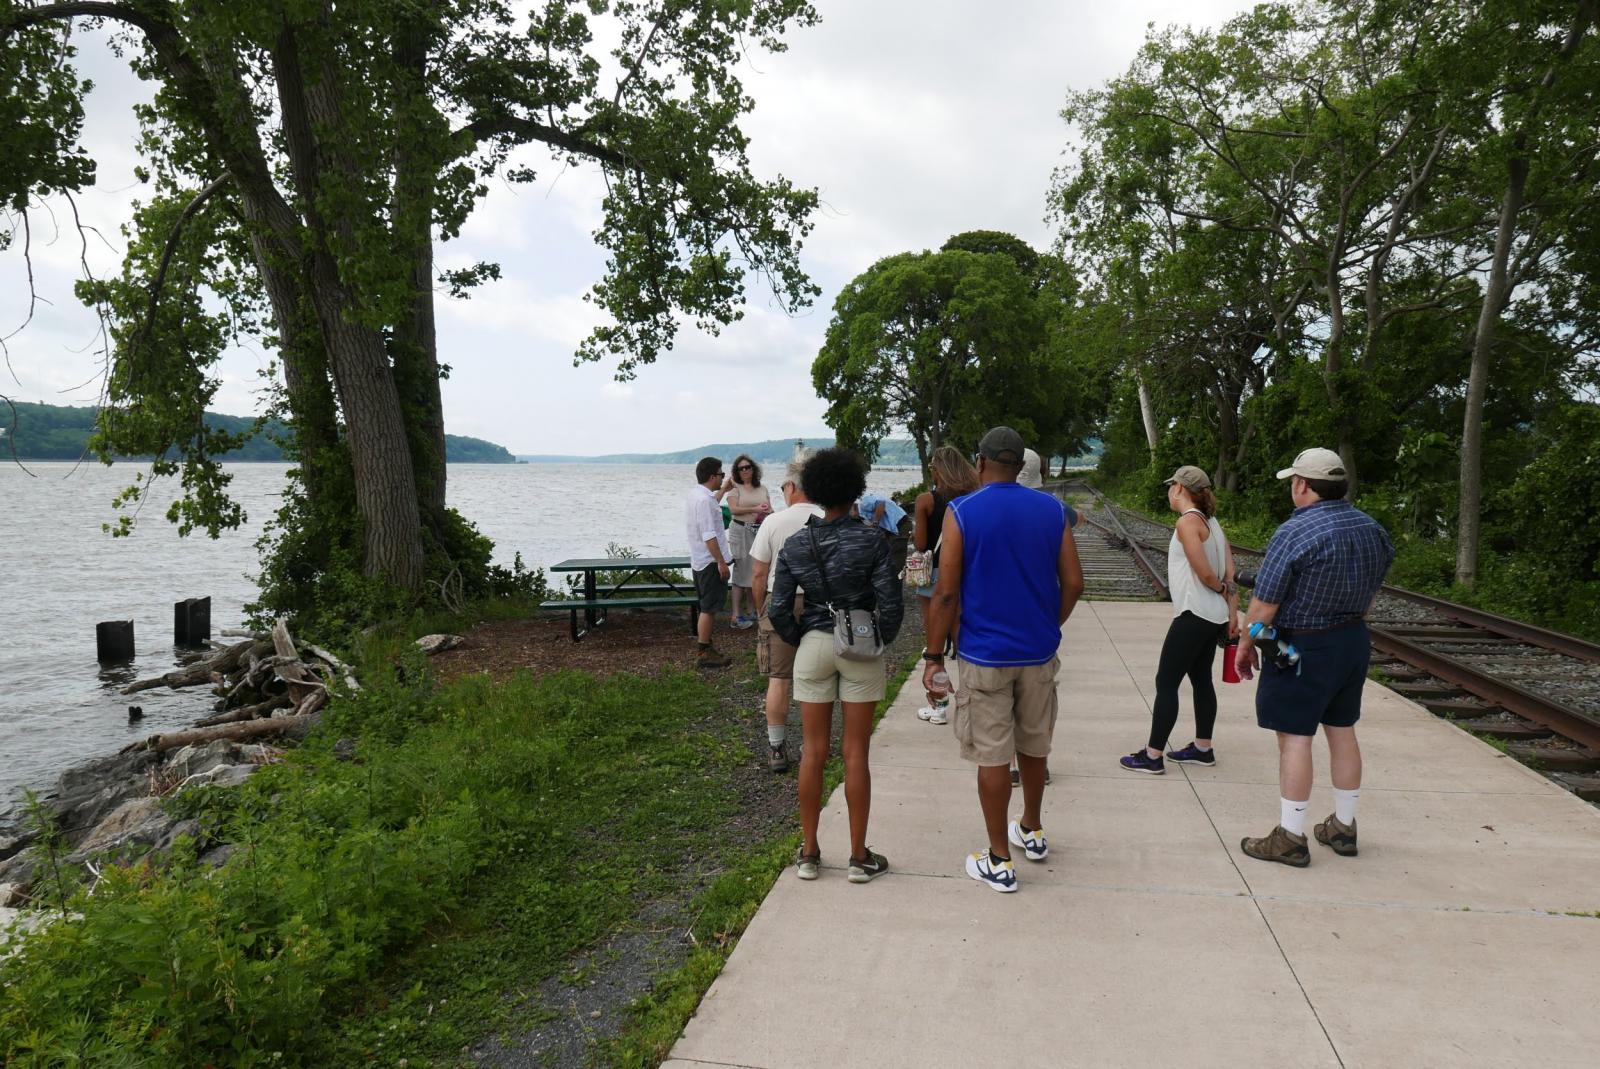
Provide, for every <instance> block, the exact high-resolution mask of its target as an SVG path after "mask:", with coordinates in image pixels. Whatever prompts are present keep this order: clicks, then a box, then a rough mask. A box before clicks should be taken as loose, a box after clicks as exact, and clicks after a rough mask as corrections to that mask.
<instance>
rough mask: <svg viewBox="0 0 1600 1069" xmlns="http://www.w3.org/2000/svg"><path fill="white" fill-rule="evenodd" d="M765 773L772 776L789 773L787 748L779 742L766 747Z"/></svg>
mask: <svg viewBox="0 0 1600 1069" xmlns="http://www.w3.org/2000/svg"><path fill="white" fill-rule="evenodd" d="M767 771H768V772H771V773H773V774H774V775H778V774H781V773H784V772H787V771H789V747H787V746H785V745H784V744H783V743H781V742H780V743H778V745H776V746H768V747H767Z"/></svg>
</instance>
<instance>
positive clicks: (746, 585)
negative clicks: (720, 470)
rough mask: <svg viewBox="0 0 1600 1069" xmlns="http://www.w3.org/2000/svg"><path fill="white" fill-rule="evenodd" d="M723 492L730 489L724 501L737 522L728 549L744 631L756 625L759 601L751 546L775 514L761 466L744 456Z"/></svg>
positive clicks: (737, 619) (737, 620) (737, 618)
mask: <svg viewBox="0 0 1600 1069" xmlns="http://www.w3.org/2000/svg"><path fill="white" fill-rule="evenodd" d="M723 489H725V490H727V494H726V495H725V496H724V497H723V501H724V502H725V503H726V504H727V506H728V511H730V512H731V513H733V523H732V525H731V526H729V528H728V546H729V548H730V549H731V550H732V552H733V578H732V579H731V580H730V582H731V583H732V584H733V626H734V627H736V628H738V629H739V630H741V631H743V630H746V629H747V628H751V627H754V626H755V625H756V618H755V615H754V610H755V607H756V599H755V597H754V595H752V594H751V592H750V583H751V574H752V573H751V564H750V547H751V546H752V545H753V544H754V543H755V540H756V528H757V527H759V526H761V521H762V520H764V519H766V518H767V517H768V516H769V515H771V514H772V498H771V495H770V494H768V493H767V488H766V487H764V486H762V485H761V465H759V464H757V463H756V462H755V460H754V458H752V457H750V456H749V455H747V454H743V453H741V454H740V455H739V456H737V457H735V458H734V460H733V474H732V475H731V476H729V478H728V481H727V483H726V485H725V486H724V487H723ZM745 598H749V599H750V609H751V615H749V616H746V615H745V613H744V609H743V607H742V603H743V601H744V599H745Z"/></svg>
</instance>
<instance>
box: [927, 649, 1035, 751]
mask: <svg viewBox="0 0 1600 1069" xmlns="http://www.w3.org/2000/svg"><path fill="white" fill-rule="evenodd" d="M1060 667H1061V658H1059V657H1052V658H1050V660H1049V661H1047V662H1046V663H1044V664H1032V665H1027V666H1025V667H1022V668H989V667H986V666H984V665H981V664H972V663H970V662H968V661H965V660H962V661H959V662H958V663H957V672H958V675H957V677H956V678H957V681H958V685H957V687H956V700H955V716H954V717H953V718H952V719H951V723H950V726H951V728H952V729H953V730H954V731H955V736H956V741H957V742H959V743H960V744H961V756H962V758H963V759H964V760H967V761H971V762H973V763H974V764H978V765H1009V764H1010V763H1011V758H1012V757H1013V756H1014V755H1016V754H1019V753H1020V754H1024V755H1026V756H1028V757H1047V756H1049V753H1050V738H1051V736H1052V735H1054V734H1055V730H1056V670H1057V669H1059V668H1060Z"/></svg>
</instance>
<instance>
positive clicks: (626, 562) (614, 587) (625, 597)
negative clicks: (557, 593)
mask: <svg viewBox="0 0 1600 1069" xmlns="http://www.w3.org/2000/svg"><path fill="white" fill-rule="evenodd" d="M550 570H551V571H552V572H582V573H583V597H582V598H581V599H580V598H572V599H568V600H564V601H547V602H544V603H543V604H542V605H540V608H543V609H560V610H566V611H567V612H569V613H570V614H571V629H572V640H573V641H574V642H576V641H578V640H579V639H581V638H582V637H583V636H584V635H586V634H588V633H589V632H590V631H592V630H594V629H595V628H596V627H598V626H599V625H600V624H602V623H604V622H605V618H606V610H607V609H612V608H633V609H637V608H649V607H652V606H657V605H659V606H663V607H665V606H669V605H687V606H689V615H690V621H691V623H690V626H691V627H693V618H694V616H695V611H696V608H697V606H698V604H699V598H698V596H697V595H696V593H695V589H694V580H693V579H688V580H684V579H682V578H679V577H677V576H675V575H673V574H672V573H674V572H685V571H688V570H689V558H688V557H574V558H572V559H570V560H564V561H562V562H561V563H559V564H552V565H551V566H550ZM601 572H617V573H620V578H619V579H618V580H617V581H616V582H615V583H613V584H610V585H607V586H600V585H599V578H598V577H599V575H600V573H601ZM635 577H645V578H648V579H651V580H654V581H653V582H639V583H635V582H633V580H634V578H635ZM635 595H648V596H645V597H640V596H635ZM580 611H581V612H582V613H583V621H584V628H583V630H581V631H580V630H578V613H579V612H580Z"/></svg>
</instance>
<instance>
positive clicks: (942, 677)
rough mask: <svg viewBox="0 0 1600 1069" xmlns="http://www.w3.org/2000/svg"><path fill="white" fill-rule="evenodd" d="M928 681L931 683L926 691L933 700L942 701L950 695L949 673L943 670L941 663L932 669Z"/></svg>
mask: <svg viewBox="0 0 1600 1069" xmlns="http://www.w3.org/2000/svg"><path fill="white" fill-rule="evenodd" d="M928 682H929V683H930V684H931V688H930V690H929V691H928V693H929V694H931V695H932V696H933V698H934V700H935V701H940V702H942V701H944V700H945V699H946V698H948V697H949V696H950V673H949V672H946V671H945V670H944V665H942V664H941V665H940V666H939V667H938V668H937V669H935V670H934V673H933V678H932V679H930V680H928Z"/></svg>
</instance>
